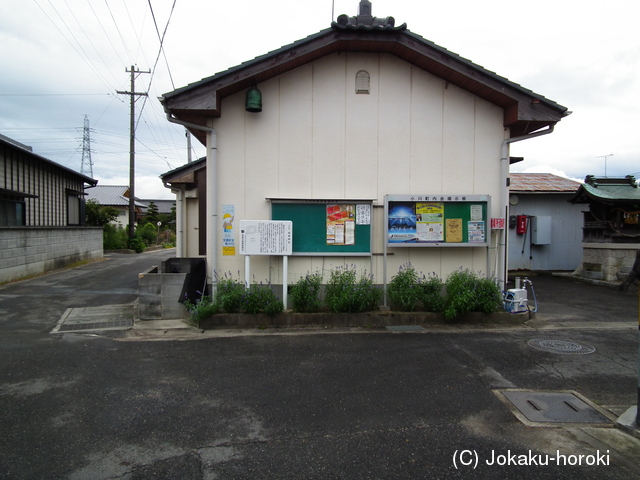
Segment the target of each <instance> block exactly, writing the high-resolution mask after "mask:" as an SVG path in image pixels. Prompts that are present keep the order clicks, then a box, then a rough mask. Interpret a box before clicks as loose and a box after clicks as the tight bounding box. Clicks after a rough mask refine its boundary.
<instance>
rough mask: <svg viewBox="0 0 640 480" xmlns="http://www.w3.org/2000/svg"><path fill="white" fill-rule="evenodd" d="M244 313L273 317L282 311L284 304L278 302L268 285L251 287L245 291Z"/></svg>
mask: <svg viewBox="0 0 640 480" xmlns="http://www.w3.org/2000/svg"><path fill="white" fill-rule="evenodd" d="M244 311H245V312H247V313H254V314H255V313H261V312H264V313H265V314H267V315H275V314H277V313H281V312H283V311H284V303H282V301H281V300H279V299H278V298H277V297H276V295H275V294H274V293H273V291H272V290H271V287H270V286H269V285H263V284H262V282H260V285H252V286H251V288H250V289H248V290H247V291H246V295H245V299H244Z"/></svg>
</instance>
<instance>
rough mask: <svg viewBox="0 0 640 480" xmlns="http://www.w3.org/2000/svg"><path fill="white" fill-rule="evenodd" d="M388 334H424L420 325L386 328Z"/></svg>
mask: <svg viewBox="0 0 640 480" xmlns="http://www.w3.org/2000/svg"><path fill="white" fill-rule="evenodd" d="M386 329H387V330H389V331H390V332H424V331H425V329H424V328H422V327H421V326H420V325H392V326H388V327H386Z"/></svg>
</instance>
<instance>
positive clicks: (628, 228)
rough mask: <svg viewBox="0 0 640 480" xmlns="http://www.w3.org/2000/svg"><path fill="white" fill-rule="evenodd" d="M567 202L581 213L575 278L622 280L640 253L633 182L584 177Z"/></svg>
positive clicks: (637, 193)
mask: <svg viewBox="0 0 640 480" xmlns="http://www.w3.org/2000/svg"><path fill="white" fill-rule="evenodd" d="M570 201H571V203H573V204H577V205H580V206H582V209H583V210H584V216H583V227H582V228H583V237H582V247H583V258H582V263H581V264H580V266H579V267H578V269H577V270H576V274H577V275H581V276H583V277H588V278H595V279H602V280H606V281H608V282H617V281H618V280H622V277H626V275H627V274H628V273H629V271H630V270H631V267H632V266H633V263H634V261H635V257H636V251H637V250H638V249H640V188H639V187H638V182H637V181H636V178H635V177H634V176H633V175H627V176H626V177H623V178H613V177H595V176H594V175H587V177H586V178H585V180H584V183H583V184H582V185H581V186H580V188H579V189H578V190H577V191H576V193H575V194H574V195H573V196H572V198H571V199H570ZM586 206H588V208H585V207H586Z"/></svg>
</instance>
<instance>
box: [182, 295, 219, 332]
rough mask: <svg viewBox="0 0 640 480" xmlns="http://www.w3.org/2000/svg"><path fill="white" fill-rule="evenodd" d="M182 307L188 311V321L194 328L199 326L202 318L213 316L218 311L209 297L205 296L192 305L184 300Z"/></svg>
mask: <svg viewBox="0 0 640 480" xmlns="http://www.w3.org/2000/svg"><path fill="white" fill-rule="evenodd" d="M184 306H185V307H186V309H187V310H188V311H189V321H190V322H191V324H192V325H194V326H196V327H198V326H199V325H200V321H201V320H202V319H203V318H207V317H210V316H211V315H215V314H216V313H218V312H219V311H220V308H219V307H218V304H217V303H214V302H213V301H212V300H211V297H209V296H207V295H204V296H203V297H202V298H200V299H198V300H196V303H192V302H191V301H190V300H185V302H184Z"/></svg>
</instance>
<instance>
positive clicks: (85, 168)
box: [80, 115, 93, 178]
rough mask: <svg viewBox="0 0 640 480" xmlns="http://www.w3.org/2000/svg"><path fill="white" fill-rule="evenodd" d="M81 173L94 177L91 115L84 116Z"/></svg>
mask: <svg viewBox="0 0 640 480" xmlns="http://www.w3.org/2000/svg"><path fill="white" fill-rule="evenodd" d="M80 173H82V174H83V175H86V176H88V177H89V178H93V161H92V160H91V129H90V128H89V116H88V115H85V116H84V130H83V133H82V165H81V167H80Z"/></svg>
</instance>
